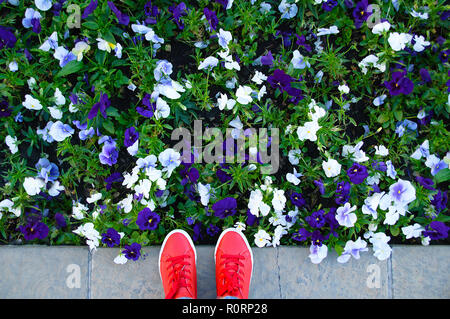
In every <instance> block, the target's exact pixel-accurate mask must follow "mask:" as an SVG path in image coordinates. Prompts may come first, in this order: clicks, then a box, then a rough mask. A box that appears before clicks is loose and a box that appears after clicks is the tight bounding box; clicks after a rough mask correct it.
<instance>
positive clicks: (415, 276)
mask: <svg viewBox="0 0 450 319" xmlns="http://www.w3.org/2000/svg"><path fill="white" fill-rule="evenodd" d="M159 248H160V247H159V246H152V247H144V248H143V250H144V252H145V253H146V254H147V256H146V257H145V259H142V260H139V261H137V262H133V261H128V262H127V263H126V264H125V265H116V264H114V262H113V259H114V257H115V256H116V255H117V254H118V252H119V250H118V249H113V248H111V249H110V248H100V249H98V250H97V251H95V252H93V253H90V252H89V251H88V248H87V247H71V246H55V247H48V246H0V299H6V298H8V299H9V298H14V299H16V298H33V299H34V298H52V299H53V298H64V299H68V298H74V299H75V298H77V299H80V298H88V299H90V298H92V299H97V298H102V299H105V298H108V299H109V298H122V299H129V298H133V299H134V298H138V299H156V298H163V297H164V294H163V290H162V286H161V280H160V276H159V271H158V256H159ZM196 249H197V277H198V278H197V285H198V298H199V299H204V298H215V297H216V294H215V275H214V257H213V254H214V247H213V246H197V247H196ZM253 254H254V269H253V278H252V283H251V287H250V291H251V292H250V298H258V299H270V298H277V299H278V298H281V299H283V298H288V299H294V298H295V299H296V298H319V299H321V298H331V299H337V298H339V299H340V298H364V299H366V298H377V299H390V298H445V299H448V298H450V272H449V269H450V268H449V267H450V247H449V246H429V247H423V246H401V245H400V246H394V247H393V252H392V255H391V258H389V259H388V260H385V261H379V260H378V259H376V258H375V257H373V255H372V254H373V252H372V250H371V249H370V250H369V252H366V253H362V254H361V259H360V260H354V259H351V260H350V261H349V262H348V263H346V264H339V263H338V262H337V261H336V258H337V255H336V253H335V252H330V253H329V255H328V257H327V258H326V259H324V260H323V261H322V263H320V264H319V265H314V264H312V263H311V262H310V260H309V258H308V255H309V249H308V248H300V247H277V248H257V247H255V248H253Z"/></svg>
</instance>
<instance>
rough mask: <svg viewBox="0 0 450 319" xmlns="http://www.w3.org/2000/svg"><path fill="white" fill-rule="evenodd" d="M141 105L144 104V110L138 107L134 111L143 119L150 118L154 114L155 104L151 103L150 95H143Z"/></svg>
mask: <svg viewBox="0 0 450 319" xmlns="http://www.w3.org/2000/svg"><path fill="white" fill-rule="evenodd" d="M142 104H144V105H145V106H146V108H144V107H142V106H138V107H136V111H137V112H138V113H139V114H141V115H142V116H144V117H147V118H151V117H152V116H153V115H154V114H155V110H156V102H152V97H151V95H150V94H148V93H145V95H144V98H143V99H142Z"/></svg>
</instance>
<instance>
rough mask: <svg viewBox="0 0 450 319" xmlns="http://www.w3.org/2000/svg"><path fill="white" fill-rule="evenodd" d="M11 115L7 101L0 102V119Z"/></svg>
mask: <svg viewBox="0 0 450 319" xmlns="http://www.w3.org/2000/svg"><path fill="white" fill-rule="evenodd" d="M11 113H12V109H11V108H10V107H9V103H8V101H7V100H5V99H3V100H1V101H0V117H8V116H10V115H11Z"/></svg>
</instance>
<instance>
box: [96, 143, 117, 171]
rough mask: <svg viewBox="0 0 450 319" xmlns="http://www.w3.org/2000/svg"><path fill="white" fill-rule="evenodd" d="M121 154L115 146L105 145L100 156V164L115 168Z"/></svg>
mask: <svg viewBox="0 0 450 319" xmlns="http://www.w3.org/2000/svg"><path fill="white" fill-rule="evenodd" d="M118 157H119V152H118V151H117V149H116V146H115V145H114V144H110V143H105V145H103V147H102V152H101V153H100V155H99V158H100V163H102V164H105V165H109V166H113V165H114V164H116V163H117V158H118Z"/></svg>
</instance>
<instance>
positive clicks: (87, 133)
mask: <svg viewBox="0 0 450 319" xmlns="http://www.w3.org/2000/svg"><path fill="white" fill-rule="evenodd" d="M94 134H95V130H94V128H93V127H91V128H89V129H87V130H81V131H80V132H79V133H78V137H79V138H80V140H82V141H84V140H86V139H88V138H91V137H92V136H94Z"/></svg>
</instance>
